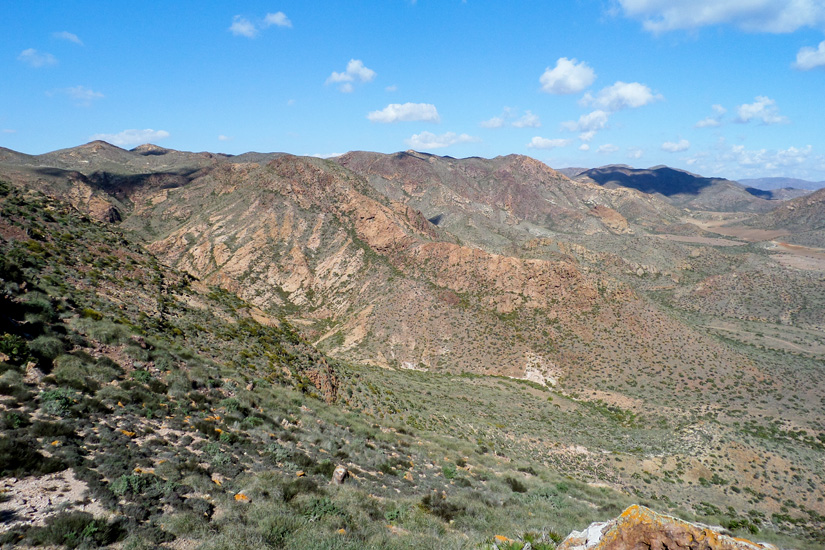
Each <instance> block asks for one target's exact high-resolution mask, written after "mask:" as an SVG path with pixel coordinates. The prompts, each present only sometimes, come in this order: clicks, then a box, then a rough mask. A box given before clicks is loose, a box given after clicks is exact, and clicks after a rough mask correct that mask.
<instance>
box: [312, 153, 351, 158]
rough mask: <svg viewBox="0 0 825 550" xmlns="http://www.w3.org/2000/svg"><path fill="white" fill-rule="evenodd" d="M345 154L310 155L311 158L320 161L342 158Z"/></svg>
mask: <svg viewBox="0 0 825 550" xmlns="http://www.w3.org/2000/svg"><path fill="white" fill-rule="evenodd" d="M343 154H344V153H313V154H312V155H310V156H311V157H315V158H319V159H331V158H335V157H340V156H341V155H343Z"/></svg>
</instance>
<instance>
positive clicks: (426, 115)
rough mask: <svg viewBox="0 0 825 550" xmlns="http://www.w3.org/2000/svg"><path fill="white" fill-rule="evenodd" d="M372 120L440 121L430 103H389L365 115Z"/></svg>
mask: <svg viewBox="0 0 825 550" xmlns="http://www.w3.org/2000/svg"><path fill="white" fill-rule="evenodd" d="M367 118H368V119H369V120H370V121H372V122H383V123H388V122H398V121H424V122H440V121H441V118H440V117H439V116H438V111H437V110H436V108H435V105H432V104H430V103H404V104H400V103H390V104H389V105H387V106H386V107H384V108H383V109H382V110H380V111H372V112H370V113H369V114H368V115H367Z"/></svg>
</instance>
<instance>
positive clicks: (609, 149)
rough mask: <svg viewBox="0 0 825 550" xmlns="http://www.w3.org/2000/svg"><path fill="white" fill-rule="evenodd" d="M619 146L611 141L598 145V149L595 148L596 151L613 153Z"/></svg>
mask: <svg viewBox="0 0 825 550" xmlns="http://www.w3.org/2000/svg"><path fill="white" fill-rule="evenodd" d="M618 150H619V148H618V147H616V146H615V145H613V144H612V143H605V144H604V145H600V146H599V148H598V149H596V152H597V153H615V152H616V151H618Z"/></svg>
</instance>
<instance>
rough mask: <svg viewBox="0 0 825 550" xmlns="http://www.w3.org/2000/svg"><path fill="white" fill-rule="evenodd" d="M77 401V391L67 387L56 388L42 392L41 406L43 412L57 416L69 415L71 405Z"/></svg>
mask: <svg viewBox="0 0 825 550" xmlns="http://www.w3.org/2000/svg"><path fill="white" fill-rule="evenodd" d="M76 402H77V399H76V394H75V392H73V391H71V390H68V389H66V388H56V389H53V390H46V391H43V392H41V393H40V407H41V408H42V409H43V412H45V413H48V414H53V415H55V416H63V417H65V416H69V415H70V414H71V407H72V405H74V404H75V403H76Z"/></svg>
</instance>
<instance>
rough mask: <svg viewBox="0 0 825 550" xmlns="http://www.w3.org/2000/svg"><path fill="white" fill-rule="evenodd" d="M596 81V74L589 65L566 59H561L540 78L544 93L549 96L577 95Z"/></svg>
mask: <svg viewBox="0 0 825 550" xmlns="http://www.w3.org/2000/svg"><path fill="white" fill-rule="evenodd" d="M595 80H596V73H595V72H594V71H593V69H592V68H590V66H589V65H588V64H587V63H585V62H584V61H582V62H581V63H579V62H578V61H577V60H576V59H567V58H566V57H560V58H559V59H558V61H556V66H555V67H553V68H552V69H551V68H550V67H547V68H546V69H545V70H544V74H542V75H541V77H540V78H539V82H541V89H542V91H544V92H547V93H548V94H575V93H578V92H581V91H582V90H584V89H585V88H587V87H588V86H590V85H591V84H593V81H595Z"/></svg>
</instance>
